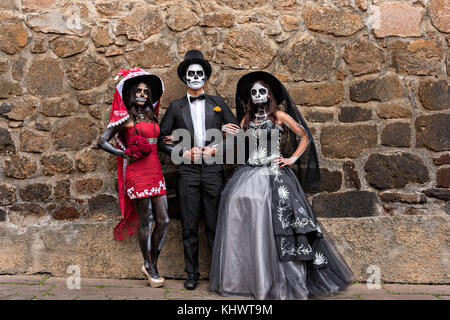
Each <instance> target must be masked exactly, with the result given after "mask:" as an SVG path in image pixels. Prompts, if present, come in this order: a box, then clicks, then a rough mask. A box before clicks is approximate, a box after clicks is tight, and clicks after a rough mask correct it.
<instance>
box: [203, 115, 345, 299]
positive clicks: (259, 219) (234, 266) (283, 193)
mask: <svg viewBox="0 0 450 320" xmlns="http://www.w3.org/2000/svg"><path fill="white" fill-rule="evenodd" d="M277 129H278V130H282V128H281V126H279V125H275V124H274V123H273V122H272V121H271V120H270V119H267V120H265V121H263V122H261V123H259V124H256V123H255V122H250V124H249V129H248V130H251V131H250V133H251V136H253V137H256V139H254V140H253V141H256V144H257V146H256V147H255V148H254V150H253V152H251V154H250V156H249V159H248V161H247V163H246V164H245V165H241V166H239V167H238V168H237V169H236V170H235V171H234V173H233V174H232V176H231V177H230V178H229V179H228V181H227V182H226V184H225V186H224V188H223V191H222V194H221V199H220V203H219V207H218V210H219V211H218V221H217V230H216V236H215V242H214V247H213V252H212V261H211V271H210V282H209V286H210V289H211V290H213V291H217V292H219V293H221V294H222V295H225V296H230V295H239V296H250V297H254V298H255V299H259V300H262V299H308V298H311V297H315V296H328V295H332V294H334V293H337V292H338V291H340V290H343V289H345V288H346V287H347V286H348V285H349V284H350V283H351V282H352V281H353V273H352V271H351V270H350V269H349V267H348V266H347V264H346V262H345V261H344V259H343V258H342V256H341V255H340V253H339V252H338V251H337V249H336V248H335V247H334V245H333V244H332V242H331V239H329V237H328V236H327V235H326V233H325V230H324V229H323V227H322V226H321V225H320V223H319V222H318V221H317V219H316V217H315V216H314V213H313V211H312V208H311V206H310V204H309V202H308V199H307V198H306V195H305V193H304V191H303V189H302V187H301V185H300V183H299V181H298V179H297V177H296V175H295V174H294V172H293V171H292V169H291V168H290V167H289V166H284V167H282V168H280V167H279V166H278V165H277V164H274V163H273V161H272V160H274V159H276V158H277V157H278V156H280V151H279V150H280V148H279V141H280V138H279V135H278V133H277V134H276V135H275V137H278V138H275V139H277V143H275V144H273V143H270V137H271V135H270V134H267V137H268V139H269V141H268V143H266V144H264V145H262V144H261V143H260V141H258V139H259V137H260V136H261V132H263V131H266V133H268V132H270V131H271V130H277ZM277 132H278V131H277ZM272 137H273V135H272ZM272 139H273V138H272ZM271 145H275V146H276V147H272V148H271V147H267V146H271ZM268 149H272V150H268Z"/></svg>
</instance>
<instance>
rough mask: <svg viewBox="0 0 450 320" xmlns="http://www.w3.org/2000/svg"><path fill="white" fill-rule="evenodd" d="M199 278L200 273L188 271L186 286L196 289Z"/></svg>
mask: <svg viewBox="0 0 450 320" xmlns="http://www.w3.org/2000/svg"><path fill="white" fill-rule="evenodd" d="M197 280H198V275H196V274H195V273H188V274H187V279H186V281H185V282H184V287H185V288H186V289H188V290H194V289H195V288H197Z"/></svg>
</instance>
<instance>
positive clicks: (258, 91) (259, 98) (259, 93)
mask: <svg viewBox="0 0 450 320" xmlns="http://www.w3.org/2000/svg"><path fill="white" fill-rule="evenodd" d="M250 94H251V95H252V101H253V103H254V104H255V105H261V104H263V103H266V102H267V100H268V98H269V97H268V95H269V91H268V90H267V88H266V87H264V86H263V85H262V84H261V83H258V82H257V83H255V84H254V85H253V87H252V88H251V90H250Z"/></svg>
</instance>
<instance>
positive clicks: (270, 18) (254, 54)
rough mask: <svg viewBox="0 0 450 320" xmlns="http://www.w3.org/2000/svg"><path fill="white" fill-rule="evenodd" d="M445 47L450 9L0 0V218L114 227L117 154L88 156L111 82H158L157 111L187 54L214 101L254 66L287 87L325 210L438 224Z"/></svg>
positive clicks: (445, 171)
mask: <svg viewBox="0 0 450 320" xmlns="http://www.w3.org/2000/svg"><path fill="white" fill-rule="evenodd" d="M449 44H450V1H449V0H429V1H426V0H419V1H413V0H410V1H379V0H373V1H372V2H371V1H367V0H355V1H351V0H328V1H326V0H318V1H313V0H310V1H309V0H279V1H278V0H249V1H240V0H222V1H220V0H216V1H211V0H199V1H193V0H191V1H168V0H145V1H144V0H136V1H118V0H100V1H95V2H94V1H81V0H73V1H71V0H22V1H20V0H6V1H5V0H3V1H1V3H0V176H1V182H0V225H2V228H6V227H7V228H10V230H12V232H13V233H15V234H17V235H20V234H21V233H24V232H27V230H28V229H29V228H36V227H43V228H46V227H48V226H50V225H52V226H54V225H58V223H59V224H61V225H64V226H67V225H69V226H70V225H71V223H74V226H76V225H78V224H80V223H84V224H89V223H98V222H105V223H107V222H108V223H109V222H111V223H112V222H114V223H115V222H117V221H118V219H119V212H118V204H117V191H116V173H115V159H114V157H112V156H110V155H108V154H107V153H105V152H104V151H102V150H99V149H96V148H95V143H96V141H97V139H98V138H99V136H100V135H101V133H102V132H103V130H104V129H105V126H106V124H107V121H108V119H109V108H110V104H111V101H112V96H113V92H114V88H115V85H116V83H117V82H116V81H114V80H113V79H114V76H115V75H116V74H117V72H118V70H119V69H120V68H125V67H134V66H139V67H141V68H144V69H146V70H147V71H149V72H152V73H155V74H157V75H160V76H161V77H162V79H163V80H164V83H165V87H166V91H165V93H164V95H163V99H162V106H163V110H162V112H161V116H162V115H163V114H164V111H165V109H164V108H167V106H168V103H169V102H170V101H171V100H173V99H176V98H179V97H181V96H182V95H184V94H185V86H184V84H183V83H182V82H181V81H180V80H179V79H178V76H177V74H176V67H177V65H178V64H179V62H180V61H182V59H183V56H184V54H185V53H186V51H188V50H190V49H194V48H195V49H201V50H202V51H203V52H204V54H205V56H206V57H207V59H209V60H210V61H211V64H212V67H213V75H212V77H211V79H210V80H209V83H208V86H207V92H208V93H211V94H219V95H221V96H223V97H224V98H225V100H226V101H227V102H228V103H229V105H230V106H231V107H234V91H235V86H236V82H237V80H238V79H239V77H240V76H241V75H243V74H245V73H247V72H249V70H267V71H269V72H271V73H273V74H275V75H276V76H277V77H278V78H279V79H280V80H281V81H282V82H283V83H284V84H286V86H287V87H288V88H289V91H290V92H291V95H292V97H293V99H294V100H295V102H296V104H297V105H298V107H299V108H300V109H301V111H302V113H303V114H304V116H305V118H306V120H307V121H308V124H309V126H310V128H311V130H312V132H313V135H314V138H315V141H316V144H317V146H318V152H319V160H320V163H321V173H322V180H323V183H322V192H321V193H319V194H316V195H314V197H313V198H312V203H313V207H314V209H315V211H316V213H317V215H318V216H320V217H324V218H346V217H357V218H358V217H372V216H388V217H389V216H392V217H393V218H394V217H397V216H402V215H439V214H444V215H446V214H448V213H450V204H449V200H450V190H449V184H450V152H449V150H450V129H449V123H450V97H449V92H450V91H449V87H448V84H449V81H448V74H449V73H450V49H449ZM161 159H162V163H163V166H164V173H165V177H166V181H167V185H168V188H169V197H170V203H169V204H170V215H171V217H172V218H177V204H176V201H175V200H176V199H175V198H174V184H175V172H176V168H175V167H174V166H173V165H171V164H170V159H168V158H167V157H165V156H163V155H161ZM228 169H229V170H228V173H229V172H230V171H231V170H230V168H228ZM174 221H176V220H174ZM342 221H347V220H342ZM174 223H175V222H174ZM447 226H448V225H447ZM8 234H9V233H8ZM2 243H5V242H2ZM430 250H431V249H430ZM2 251H3V248H2ZM3 252H4V251H3ZM0 257H1V258H2V259H3V258H4V257H3V256H2V255H1V254H0ZM19 269H20V268H19ZM19 269H18V270H19ZM2 270H3V271H1V270H0V272H6V271H4V270H5V269H2ZM8 270H9V269H8ZM8 272H12V271H8ZM18 272H20V271H18Z"/></svg>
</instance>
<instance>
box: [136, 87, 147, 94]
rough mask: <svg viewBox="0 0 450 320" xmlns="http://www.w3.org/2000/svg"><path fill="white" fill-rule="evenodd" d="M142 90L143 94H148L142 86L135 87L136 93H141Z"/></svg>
mask: <svg viewBox="0 0 450 320" xmlns="http://www.w3.org/2000/svg"><path fill="white" fill-rule="evenodd" d="M142 92H144V94H147V95H148V89H142V88H137V89H136V93H142Z"/></svg>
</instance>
